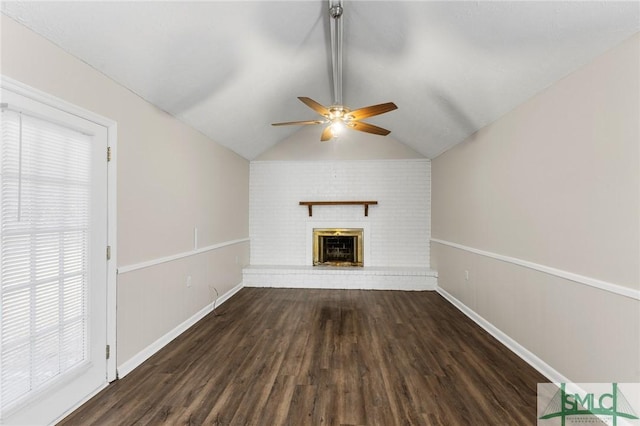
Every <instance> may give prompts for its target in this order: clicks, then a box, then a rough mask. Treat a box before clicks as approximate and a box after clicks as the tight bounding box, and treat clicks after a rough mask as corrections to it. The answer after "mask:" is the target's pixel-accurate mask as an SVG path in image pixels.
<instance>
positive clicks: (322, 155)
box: [256, 119, 424, 161]
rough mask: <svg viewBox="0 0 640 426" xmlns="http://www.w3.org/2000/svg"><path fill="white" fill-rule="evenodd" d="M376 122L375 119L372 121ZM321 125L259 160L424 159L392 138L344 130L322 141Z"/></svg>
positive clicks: (304, 128)
mask: <svg viewBox="0 0 640 426" xmlns="http://www.w3.org/2000/svg"><path fill="white" fill-rule="evenodd" d="M373 120H375V119H373ZM322 129H323V127H322V126H316V125H311V126H302V127H301V128H300V130H298V131H297V132H296V133H294V134H293V135H292V136H290V137H288V138H287V139H285V140H283V141H282V142H280V143H279V144H277V145H275V146H273V147H272V148H270V149H268V150H267V151H265V152H263V153H262V154H260V155H259V156H258V157H257V158H256V160H257V161H271V160H279V161H328V160H329V161H330V160H400V159H409V158H424V156H423V155H421V154H419V153H417V152H416V151H414V150H413V149H411V148H410V147H408V146H407V145H405V144H403V143H402V142H398V141H397V140H395V139H394V138H393V133H392V134H391V135H389V136H376V135H371V134H368V133H363V132H358V131H355V130H349V129H347V130H345V131H344V132H343V133H342V134H341V135H340V137H339V138H338V139H332V140H329V141H327V142H320V133H321V132H322Z"/></svg>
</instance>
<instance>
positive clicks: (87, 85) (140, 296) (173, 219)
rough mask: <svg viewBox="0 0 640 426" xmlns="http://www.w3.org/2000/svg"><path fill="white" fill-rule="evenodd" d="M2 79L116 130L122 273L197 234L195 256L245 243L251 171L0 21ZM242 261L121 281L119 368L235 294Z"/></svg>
mask: <svg viewBox="0 0 640 426" xmlns="http://www.w3.org/2000/svg"><path fill="white" fill-rule="evenodd" d="M1 72H2V74H3V75H5V76H8V77H11V78H13V79H15V80H18V81H20V82H22V83H25V84H27V85H30V86H32V87H34V88H36V89H39V90H42V91H44V92H46V93H49V94H51V95H53V96H56V97H59V98H61V99H63V100H65V101H68V102H70V103H72V104H75V105H78V106H80V107H83V108H85V109H87V110H89V111H92V112H95V113H97V114H100V115H103V116H105V117H107V118H110V119H112V120H115V121H116V122H117V123H118V142H117V144H118V146H117V166H118V177H117V179H118V197H117V199H118V213H117V223H118V245H117V248H118V266H119V267H123V266H129V265H132V264H136V263H139V262H144V261H150V260H154V259H157V258H160V257H164V256H171V255H175V254H178V253H184V252H188V251H190V250H192V249H193V248H194V242H193V234H194V231H193V229H194V227H197V228H198V230H199V236H198V240H199V241H198V246H199V247H205V246H208V245H213V244H217V243H222V242H225V241H229V240H234V239H241V238H246V237H248V205H249V195H248V192H249V163H248V161H246V160H245V159H243V158H241V157H240V156H238V155H236V154H234V153H233V152H231V151H229V150H227V149H226V148H223V147H221V146H220V145H218V144H216V143H214V142H213V141H211V140H210V139H208V138H207V137H205V136H204V135H202V134H201V133H199V132H197V131H195V130H193V129H192V128H190V127H188V126H186V125H185V124H183V123H182V122H180V121H178V120H176V119H174V118H172V117H171V116H169V115H168V114H166V113H165V112H163V111H161V110H158V109H157V108H155V107H153V106H152V105H150V104H149V103H147V102H145V101H144V100H142V99H141V98H139V97H138V96H136V95H135V94H133V93H132V92H130V91H129V90H127V89H125V88H124V87H122V86H120V85H118V84H117V83H115V82H114V81H112V80H110V79H109V78H107V77H105V76H104V75H102V74H101V73H99V72H97V71H96V70H94V69H93V68H91V67H89V66H87V65H86V64H85V63H83V62H81V61H79V60H77V59H76V58H74V57H72V56H70V55H68V54H67V53H65V52H64V51H62V50H61V49H59V48H58V47H56V46H55V45H53V44H52V43H50V42H49V41H47V40H45V39H43V38H42V37H40V36H39V35H37V34H35V33H33V32H32V31H30V30H28V29H26V28H25V27H23V26H22V25H20V24H18V23H16V22H15V21H13V20H11V19H9V18H7V17H5V16H4V15H3V16H2V63H1ZM236 257H238V259H239V260H238V262H237V263H236ZM247 259H248V243H242V244H240V245H234V246H229V247H227V248H223V249H219V250H215V251H212V252H209V253H207V254H206V255H198V256H193V257H190V258H188V259H183V260H181V261H174V262H169V263H165V264H162V265H158V266H154V267H150V268H145V269H141V270H137V271H134V272H128V273H125V274H121V275H119V277H118V314H117V318H118V354H117V355H118V360H117V362H118V365H122V363H124V362H126V361H127V360H129V358H130V357H132V356H133V355H135V354H136V353H138V352H139V351H141V350H142V349H144V348H145V347H146V346H147V345H149V344H151V343H152V342H153V341H155V339H157V338H158V337H159V336H161V335H163V334H164V333H166V332H168V331H169V330H171V329H173V328H174V327H176V326H177V325H178V324H179V323H180V322H182V321H184V320H185V319H187V318H189V317H190V316H191V315H193V314H194V313H196V312H198V311H199V310H200V309H201V308H202V307H204V306H205V305H206V304H207V303H209V302H211V301H212V300H213V299H212V298H211V297H210V296H209V285H211V284H214V285H215V286H216V287H217V290H218V291H219V293H220V294H221V295H222V294H224V293H225V292H226V291H228V290H230V289H231V288H232V287H234V286H235V285H237V284H239V283H240V282H241V280H242V276H241V265H242V264H243V262H246V261H247ZM212 265H215V267H212ZM160 271H162V272H160ZM204 271H206V273H205V272H204ZM187 275H192V279H193V286H192V287H190V288H187V287H186V276H187ZM196 295H200V296H196ZM205 296H206V297H205Z"/></svg>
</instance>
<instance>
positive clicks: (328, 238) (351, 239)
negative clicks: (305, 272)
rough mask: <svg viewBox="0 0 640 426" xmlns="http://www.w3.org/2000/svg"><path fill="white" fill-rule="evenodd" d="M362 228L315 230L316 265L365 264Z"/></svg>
mask: <svg viewBox="0 0 640 426" xmlns="http://www.w3.org/2000/svg"><path fill="white" fill-rule="evenodd" d="M362 236H363V230H362V228H350V229H343V228H316V229H314V230H313V265H314V266H363V264H364V259H363V250H362V249H363V237H362Z"/></svg>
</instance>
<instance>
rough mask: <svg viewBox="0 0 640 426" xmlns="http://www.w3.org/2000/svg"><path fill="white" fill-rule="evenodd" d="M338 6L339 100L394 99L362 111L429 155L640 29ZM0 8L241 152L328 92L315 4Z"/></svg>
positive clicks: (584, 19)
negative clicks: (376, 112)
mask: <svg viewBox="0 0 640 426" xmlns="http://www.w3.org/2000/svg"><path fill="white" fill-rule="evenodd" d="M344 9H345V12H344V15H343V16H344V19H345V21H344V43H345V44H344V55H345V56H344V77H343V80H344V81H343V86H344V96H343V100H344V103H345V104H346V105H347V106H349V107H351V108H352V109H354V108H357V107H362V106H367V105H372V104H376V103H381V102H388V101H393V102H395V103H396V104H397V105H398V108H399V109H398V110H396V111H393V112H390V113H387V114H385V115H381V116H378V117H372V118H370V119H367V121H368V122H370V123H372V124H376V125H379V126H382V127H385V128H388V129H390V130H391V131H392V136H393V137H394V139H396V140H399V141H401V142H403V143H405V144H407V145H409V146H410V147H412V148H413V149H414V150H416V151H418V152H420V153H421V154H423V155H425V156H426V157H429V158H433V157H435V156H437V155H438V154H440V153H442V152H444V151H445V150H447V149H449V148H450V147H452V146H453V145H455V144H457V143H459V142H461V141H462V140H464V139H465V138H466V137H467V136H468V135H470V134H471V133H473V132H474V131H476V130H478V129H479V128H481V127H483V126H485V125H486V124H488V123H490V122H492V121H494V120H496V119H497V118H499V117H500V116H501V115H503V114H505V113H506V112H508V111H509V110H511V109H513V108H514V107H516V106H517V105H518V104H520V103H522V102H524V101H525V100H527V99H528V98H530V97H532V96H533V95H535V94H536V93H538V92H540V91H541V90H543V89H545V88H546V87H548V86H549V85H551V84H552V83H554V82H555V81H557V80H559V79H560V78H562V77H564V76H566V75H567V74H568V73H570V72H572V71H574V70H576V69H578V68H579V67H581V66H582V65H584V64H586V63H588V62H589V61H590V60H592V59H593V58H595V57H596V56H597V55H599V54H601V53H603V52H604V51H606V50H608V49H610V48H612V47H613V46H615V45H616V44H618V43H620V42H621V41H623V40H625V39H626V38H628V37H630V36H631V35H632V34H633V33H635V32H637V31H639V30H640V5H639V3H638V2H610V1H589V2H553V1H551V2H538V1H534V2H520V1H511V2H491V1H486V2H484V1H481V2H452V1H445V2H427V1H410V2H405V1H348V0H347V1H346V2H345V4H344ZM2 11H3V13H5V14H7V15H9V16H10V17H13V18H14V19H16V20H18V21H20V22H22V23H23V24H25V25H26V26H28V27H30V28H32V29H33V30H34V31H36V32H37V33H39V34H41V35H43V36H45V37H46V38H48V39H50V40H52V41H53V42H54V43H56V44H57V45H59V46H60V47H62V48H63V49H65V50H66V51H68V52H70V53H71V54H73V55H75V56H76V57H78V58H80V59H82V60H83V61H85V62H87V63H88V64H90V65H92V66H93V67H95V68H97V69H98V70H100V71H102V72H103V73H105V74H106V75H108V76H110V77H111V78H113V79H114V80H115V81H117V82H119V83H120V84H122V85H124V86H126V87H128V88H129V89H130V90H132V91H133V92H135V93H137V94H139V95H140V96H141V97H143V98H144V99H146V100H148V101H149V102H151V103H153V104H155V105H157V106H158V107H160V108H162V109H164V110H166V111H168V112H170V113H171V114H173V115H175V116H177V117H179V118H180V119H181V120H183V121H184V122H186V123H188V124H190V125H191V126H193V127H195V128H196V129H198V130H200V131H202V132H203V133H205V134H206V135H208V136H209V137H211V139H213V140H215V141H216V142H219V143H220V144H222V145H225V146H227V147H229V148H230V149H232V150H233V151H235V152H237V153H238V154H240V155H242V156H243V157H245V158H248V159H253V158H255V157H256V156H257V155H258V154H260V153H262V152H263V151H265V150H267V149H269V148H270V147H271V146H273V145H275V144H277V143H278V142H280V141H281V140H283V139H286V138H287V137H289V136H291V135H292V134H293V133H294V132H296V131H298V130H300V128H299V127H272V126H271V125H270V123H272V122H279V121H292V120H308V119H315V118H317V116H316V115H315V113H314V112H313V111H312V110H311V109H309V108H308V107H306V106H305V105H304V104H302V103H301V102H299V101H298V100H297V99H296V97H297V96H308V97H311V98H313V99H315V100H316V101H318V102H320V103H322V104H325V105H329V104H331V103H332V101H333V99H332V86H331V64H330V43H329V18H328V4H327V2H325V1H321V0H310V1H259V2H247V1H231V2H223V1H201V2H165V1H162V2H160V1H157V2H152V1H146V2H132V1H130V2H95V1H92V2H78V1H75V2H55V1H47V2H33V1H26V2H15V1H3V2H2ZM317 127H318V129H317V136H318V140H319V137H320V132H321V130H322V129H321V126H317ZM318 143H320V142H318Z"/></svg>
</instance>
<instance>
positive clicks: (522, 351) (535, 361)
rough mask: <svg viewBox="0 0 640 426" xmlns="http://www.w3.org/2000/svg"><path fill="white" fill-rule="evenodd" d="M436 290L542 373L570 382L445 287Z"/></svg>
mask: <svg viewBox="0 0 640 426" xmlns="http://www.w3.org/2000/svg"><path fill="white" fill-rule="evenodd" d="M436 291H437V292H438V293H439V294H440V295H441V296H442V297H444V298H445V299H447V300H448V301H449V302H450V303H451V304H452V305H453V306H455V307H456V308H458V310H460V311H461V312H462V313H463V314H465V315H466V316H467V317H469V318H470V319H471V320H473V321H474V322H475V323H476V324H478V325H479V326H480V327H482V328H483V329H484V330H485V331H486V332H487V333H489V334H491V335H492V336H493V337H495V338H496V339H497V340H498V341H499V342H500V343H502V344H503V345H505V346H506V347H507V348H509V350H511V352H513V353H515V354H516V355H518V356H519V357H520V358H522V359H523V360H524V361H525V362H526V363H527V364H529V365H530V366H532V367H533V368H535V369H536V370H538V372H540V374H542V375H543V376H545V377H546V378H547V379H549V381H550V382H553V383H569V382H571V380H569V379H568V378H567V377H565V376H564V375H563V374H561V373H560V372H559V371H557V370H556V369H554V368H553V367H551V366H550V365H549V364H547V363H546V362H544V361H543V360H542V359H540V358H538V357H537V356H536V355H535V354H534V353H533V352H531V351H530V350H528V349H527V348H525V347H524V346H522V345H521V344H519V343H518V342H516V341H515V340H513V339H512V338H511V337H509V336H508V335H507V334H505V333H504V332H503V331H501V330H500V329H499V328H497V327H496V326H494V325H493V324H491V323H490V322H489V321H487V320H486V319H484V318H483V317H481V316H480V315H478V313H476V312H475V311H474V310H473V309H471V308H469V307H468V306H467V305H465V304H464V303H462V302H461V301H459V300H458V299H456V298H455V297H453V296H452V295H451V294H449V293H448V292H447V291H446V290H445V289H443V288H442V287H440V286H438V287H437V289H436Z"/></svg>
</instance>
